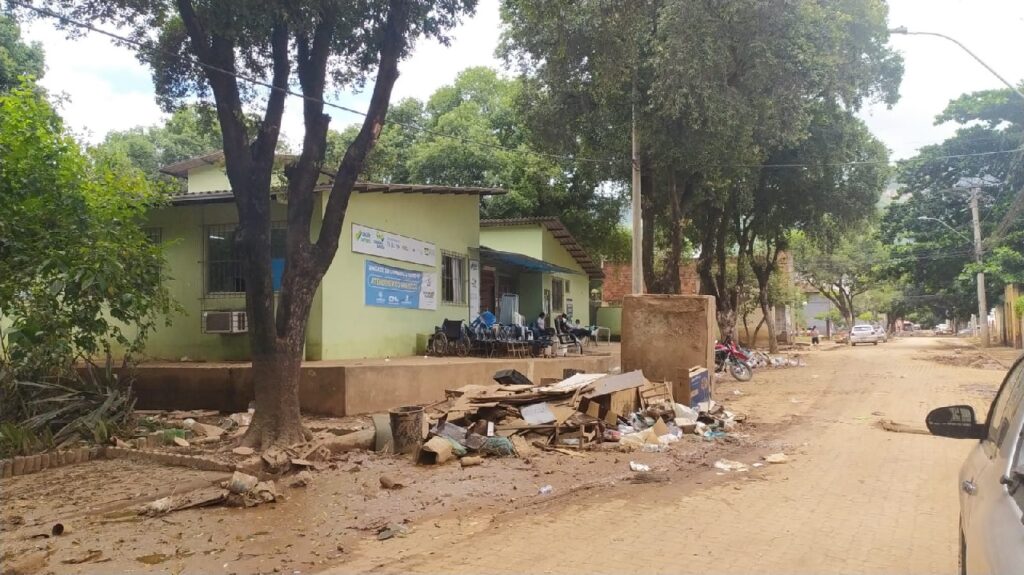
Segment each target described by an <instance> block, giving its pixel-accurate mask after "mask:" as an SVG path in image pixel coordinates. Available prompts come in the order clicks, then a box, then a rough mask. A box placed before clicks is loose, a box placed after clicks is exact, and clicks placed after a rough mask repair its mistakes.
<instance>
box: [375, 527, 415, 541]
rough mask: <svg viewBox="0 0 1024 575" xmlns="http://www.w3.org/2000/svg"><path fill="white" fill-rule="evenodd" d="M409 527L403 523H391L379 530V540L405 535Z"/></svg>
mask: <svg viewBox="0 0 1024 575" xmlns="http://www.w3.org/2000/svg"><path fill="white" fill-rule="evenodd" d="M408 533H409V528H408V527H406V526H405V525H402V524H401V523H389V524H388V525H387V526H386V527H384V528H383V529H381V530H380V531H378V532H377V540H378V541H387V540H388V539H391V538H393V537H405V536H406V535H407V534H408Z"/></svg>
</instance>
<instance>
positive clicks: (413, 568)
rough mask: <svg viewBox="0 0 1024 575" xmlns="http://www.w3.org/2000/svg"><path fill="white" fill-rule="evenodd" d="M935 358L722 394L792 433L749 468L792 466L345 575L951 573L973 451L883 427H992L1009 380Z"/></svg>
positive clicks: (461, 529) (594, 499)
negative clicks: (931, 419)
mask: <svg viewBox="0 0 1024 575" xmlns="http://www.w3.org/2000/svg"><path fill="white" fill-rule="evenodd" d="M932 345H934V342H933V341H931V340H929V339H927V338H906V339H902V340H898V341H896V342H893V343H890V344H886V345H881V346H877V347H875V346H872V347H857V348H853V349H845V350H836V351H832V352H829V353H810V354H808V355H807V358H808V359H807V363H808V367H806V368H793V369H791V370H790V371H791V373H792V377H787V378H786V379H785V381H783V382H782V383H778V384H763V385H762V386H760V387H759V386H758V379H757V377H756V376H755V379H754V381H753V382H751V383H749V384H735V382H726V383H723V384H722V386H721V387H722V389H720V390H719V394H723V393H724V394H729V393H731V389H730V388H731V387H740V386H742V391H743V395H742V396H741V397H739V400H738V401H736V402H734V403H731V405H732V406H733V408H735V409H740V410H745V411H747V412H748V413H750V415H751V418H752V419H753V420H754V421H758V422H762V423H763V424H765V426H766V427H770V425H771V424H773V423H782V422H786V421H795V425H793V426H792V427H791V428H790V430H789V431H788V432H786V433H785V434H784V435H783V436H782V438H781V440H782V443H781V444H779V445H766V446H765V449H763V450H761V451H759V452H754V453H751V454H750V456H749V457H748V458H747V459H746V462H747V463H752V462H753V461H754V460H755V458H756V457H757V456H758V455H763V454H765V453H768V452H770V451H772V450H778V449H780V448H783V449H785V451H786V452H787V453H788V454H789V455H790V456H791V457H792V461H791V462H790V463H788V464H782V465H774V466H766V467H762V468H759V469H752V470H751V471H750V472H748V473H733V474H726V475H721V476H719V475H716V473H715V472H714V471H711V470H709V471H707V472H706V473H705V474H703V475H702V476H699V477H697V478H696V479H694V481H692V482H689V483H687V484H681V483H680V484H668V485H657V486H654V485H624V486H618V487H616V488H613V489H609V490H605V491H602V492H591V493H584V494H582V495H580V496H578V497H576V498H575V499H573V500H572V501H570V502H568V503H564V504H558V503H553V504H552V505H551V506H550V507H547V508H545V507H540V508H536V509H534V510H533V511H531V512H528V513H519V514H515V515H510V516H506V517H502V518H499V519H497V520H494V521H492V520H490V519H489V518H487V517H480V518H476V517H464V518H460V519H452V520H448V521H443V522H438V523H436V524H434V525H426V526H420V527H418V528H417V529H416V530H415V531H414V532H413V533H411V534H410V535H409V537H407V538H405V539H403V540H401V541H398V542H385V543H377V542H367V543H365V544H364V545H363V546H361V547H360V549H358V550H357V551H356V553H355V554H354V557H353V560H352V561H351V562H350V563H347V564H346V565H344V566H342V567H341V568H340V569H339V570H338V571H337V572H358V571H365V570H371V569H376V570H378V571H383V572H419V573H434V572H449V573H453V572H454V573H480V572H487V573H523V572H529V573H583V572H591V573H593V572H596V573H698V572H700V573H950V572H953V570H954V569H955V568H956V549H957V546H956V533H957V532H956V525H957V514H958V509H957V497H956V494H957V492H956V476H957V470H958V469H959V466H960V464H961V463H962V461H963V459H964V457H965V456H966V454H967V452H968V450H969V449H970V447H971V444H970V442H969V441H957V440H950V439H943V438H936V437H931V436H925V435H914V434H901V433H890V432H886V431H883V430H881V429H880V428H879V427H878V426H877V421H878V419H880V418H881V417H885V418H891V419H893V420H896V421H899V422H902V423H907V424H912V425H915V426H923V420H924V416H925V414H926V413H927V412H928V411H929V410H930V409H931V408H933V407H937V406H941V405H946V404H951V403H971V404H973V405H974V406H975V407H976V409H978V411H979V416H983V414H984V413H985V412H986V410H987V407H988V402H989V401H990V400H991V397H992V394H993V393H994V390H995V387H996V386H997V384H998V383H999V381H1000V380H1001V378H1002V376H1003V373H1002V372H998V371H994V370H979V369H971V368H964V367H952V366H946V365H941V364H938V363H934V362H931V361H926V360H922V359H915V357H918V356H920V354H919V353H918V352H919V351H920V350H921V349H923V348H927V347H930V346H932ZM626 457H627V459H628V456H626ZM698 482H699V483H698Z"/></svg>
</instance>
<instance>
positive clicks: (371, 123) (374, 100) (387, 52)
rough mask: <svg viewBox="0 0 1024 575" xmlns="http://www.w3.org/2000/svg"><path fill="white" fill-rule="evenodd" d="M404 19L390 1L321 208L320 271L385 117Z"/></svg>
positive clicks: (402, 4)
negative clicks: (376, 56) (376, 55)
mask: <svg viewBox="0 0 1024 575" xmlns="http://www.w3.org/2000/svg"><path fill="white" fill-rule="evenodd" d="M408 19H409V4H408V0H391V2H390V7H389V9H388V17H387V22H386V23H385V27H384V38H383V40H382V43H381V48H380V67H379V68H378V70H377V79H376V81H375V82H374V86H373V96H372V97H371V98H370V107H369V109H368V110H367V112H366V118H365V119H364V120H363V125H362V127H361V128H360V129H359V134H358V135H357V136H356V138H355V140H354V141H353V142H352V143H351V144H350V145H349V147H348V149H347V150H346V151H345V156H344V157H343V158H342V160H341V165H340V166H339V167H338V172H337V175H336V176H335V178H334V185H333V186H331V193H330V197H329V198H328V200H327V207H326V208H325V209H324V222H323V226H322V227H321V229H320V237H319V238H317V242H316V253H315V258H316V264H317V267H318V268H320V269H321V270H326V269H327V267H328V266H329V265H330V263H331V260H332V259H333V258H334V254H335V253H336V252H337V251H338V237H339V236H340V235H341V228H342V224H343V223H344V220H345V212H346V211H348V201H349V198H351V196H352V187H353V186H354V185H355V183H356V179H357V178H358V177H359V173H360V172H361V171H362V168H363V165H364V163H365V162H366V156H367V155H368V154H369V153H370V150H372V149H373V146H374V144H375V143H376V142H377V138H378V137H379V136H380V131H381V128H383V126H384V118H385V117H386V116H387V112H388V105H389V103H390V101H391V90H392V88H394V86H395V80H397V79H398V59H399V58H400V57H401V55H402V51H403V50H404V49H405V32H406V28H407V27H408Z"/></svg>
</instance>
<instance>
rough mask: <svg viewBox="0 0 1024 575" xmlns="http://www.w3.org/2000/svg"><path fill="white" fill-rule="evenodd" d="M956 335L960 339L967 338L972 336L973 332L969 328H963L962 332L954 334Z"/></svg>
mask: <svg viewBox="0 0 1024 575" xmlns="http://www.w3.org/2000/svg"><path fill="white" fill-rule="evenodd" d="M956 334H957V335H958V336H960V337H968V336H972V335H974V330H973V329H971V328H969V327H965V328H963V329H962V330H960V331H958V332H956Z"/></svg>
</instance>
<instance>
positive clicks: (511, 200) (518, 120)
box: [328, 67, 623, 257]
mask: <svg viewBox="0 0 1024 575" xmlns="http://www.w3.org/2000/svg"><path fill="white" fill-rule="evenodd" d="M524 89H526V85H525V84H524V83H523V82H520V81H519V80H516V79H506V78H502V77H500V76H499V75H498V73H497V72H496V71H494V70H492V69H489V68H483V67H477V68H468V69H466V70H463V71H462V72H460V73H459V75H458V76H457V77H456V78H455V81H454V82H453V83H451V84H448V85H445V86H442V87H441V88H438V89H437V91H435V92H434V94H432V95H431V96H430V98H429V99H428V100H427V101H426V102H425V103H423V102H420V101H418V100H415V99H406V100H403V101H401V102H399V103H398V104H396V105H395V106H394V107H393V109H392V111H391V112H390V113H389V121H388V123H387V124H386V125H385V126H384V129H383V130H382V131H381V137H380V141H379V142H378V145H377V146H376V148H374V151H373V152H372V153H371V154H370V156H369V157H368V158H367V163H366V166H365V168H364V171H363V176H362V177H363V178H365V179H367V180H371V181H382V182H396V183H417V184H419V183H426V184H438V185H448V186H483V187H500V188H504V189H505V190H507V192H508V193H507V194H505V195H503V196H498V197H494V198H488V199H486V200H485V201H484V203H483V204H482V205H481V217H483V218H515V217H531V216H558V217H559V218H561V219H562V221H563V223H565V225H566V226H567V227H568V228H569V230H570V231H571V232H572V233H573V235H574V236H575V237H576V238H577V239H578V240H579V241H580V243H581V244H583V245H584V247H586V248H587V249H588V250H590V251H591V252H592V253H594V254H595V255H598V254H599V255H602V256H609V255H616V256H617V257H621V249H622V246H621V234H620V235H616V234H610V233H609V232H608V230H610V229H614V228H615V226H616V225H617V223H618V221H619V219H620V218H621V212H622V205H623V202H622V194H621V187H620V186H618V185H616V183H614V182H613V183H611V184H607V183H605V182H602V181H601V180H600V172H598V171H595V170H593V169H592V168H591V167H590V166H588V165H586V164H581V163H579V162H575V161H574V160H573V159H572V158H571V157H570V158H557V157H552V156H551V155H547V154H538V153H536V152H535V151H534V150H535V149H536V148H538V147H539V145H538V142H537V141H536V137H535V134H534V132H533V130H532V129H531V127H530V121H529V118H528V116H527V115H526V114H525V110H524V109H523V108H522V106H521V100H522V98H523V95H522V93H523V90H524ZM355 135H356V129H355V128H354V127H350V128H348V129H346V130H344V131H343V132H340V133H338V132H331V134H330V135H329V136H328V145H329V148H330V149H329V151H328V154H329V155H330V153H332V152H331V150H334V149H341V148H342V147H343V146H344V145H345V144H346V143H347V142H351V141H352V140H353V139H354V138H355Z"/></svg>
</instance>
